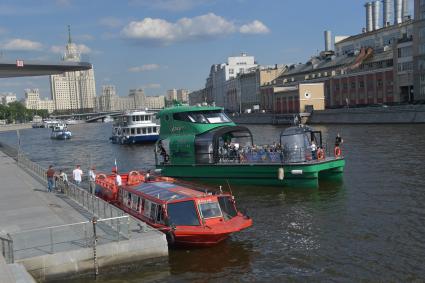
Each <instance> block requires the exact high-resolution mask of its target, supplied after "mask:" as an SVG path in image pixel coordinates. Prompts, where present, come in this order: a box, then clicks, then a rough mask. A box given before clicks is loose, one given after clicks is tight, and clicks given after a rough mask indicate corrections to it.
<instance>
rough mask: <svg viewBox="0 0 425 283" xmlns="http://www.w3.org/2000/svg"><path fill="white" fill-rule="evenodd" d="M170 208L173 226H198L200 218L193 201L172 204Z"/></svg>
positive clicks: (170, 219) (170, 218) (169, 216)
mask: <svg viewBox="0 0 425 283" xmlns="http://www.w3.org/2000/svg"><path fill="white" fill-rule="evenodd" d="M167 207H168V218H169V221H170V223H171V224H173V225H176V226H177V225H183V226H198V225H199V218H198V214H197V213H196V208H195V203H194V202H193V200H190V201H183V202H176V203H170V204H168V205H167Z"/></svg>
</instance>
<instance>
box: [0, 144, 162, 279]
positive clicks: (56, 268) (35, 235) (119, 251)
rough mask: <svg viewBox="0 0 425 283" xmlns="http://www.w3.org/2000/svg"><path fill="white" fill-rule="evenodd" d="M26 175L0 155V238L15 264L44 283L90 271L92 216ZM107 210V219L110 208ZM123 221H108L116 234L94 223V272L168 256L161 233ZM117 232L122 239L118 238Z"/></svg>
mask: <svg viewBox="0 0 425 283" xmlns="http://www.w3.org/2000/svg"><path fill="white" fill-rule="evenodd" d="M0 150H1V148H0ZM28 172H29V171H27V170H23V169H22V168H21V167H19V166H18V165H17V163H16V161H15V160H14V159H12V158H10V157H8V156H6V155H5V154H4V153H3V152H1V151H0V180H1V186H0V195H1V197H0V235H6V234H9V235H10V236H11V238H12V239H13V250H14V262H15V264H21V265H23V266H24V267H25V268H26V270H27V271H28V272H29V273H30V274H31V275H32V276H33V277H34V278H35V279H37V280H39V279H41V280H47V281H48V280H49V279H60V278H62V277H64V276H71V275H76V274H78V273H80V272H88V271H90V270H93V264H94V261H93V258H94V257H93V251H94V249H93V236H92V234H93V229H92V226H93V225H92V223H91V222H90V220H91V219H92V217H93V214H91V213H89V212H88V211H87V210H86V209H84V208H83V207H82V206H80V205H79V204H78V203H76V202H75V201H73V200H72V199H70V198H68V197H67V196H65V195H64V194H61V193H54V192H53V193H48V192H47V190H46V187H45V185H44V184H42V183H40V182H39V181H37V180H36V179H35V178H33V176H31V175H32V174H31V175H30V174H28ZM30 173H31V172H30ZM100 204H102V203H100ZM100 204H99V201H98V203H97V206H98V207H99V206H100ZM106 205H108V204H106ZM107 209H110V210H111V215H112V207H108V206H107V207H106V210H107ZM103 210H105V204H104V203H103ZM126 217H127V218H126V220H128V223H129V224H128V225H129V226H128V227H127V226H125V227H124V226H123V225H124V224H126V223H127V222H123V223H121V222H118V220H119V219H118V220H117V219H115V220H111V221H115V222H114V223H116V227H117V230H114V229H113V228H111V226H110V225H106V224H108V223H107V222H102V223H100V222H99V224H97V238H98V243H97V247H96V249H97V253H96V254H97V264H98V266H99V270H100V272H102V268H104V267H105V266H111V265H114V264H125V263H127V262H128V263H134V262H135V261H138V260H143V259H148V258H155V257H163V256H167V255H168V246H167V241H166V238H165V235H164V234H163V233H161V232H159V231H157V230H154V229H151V228H150V227H147V226H146V224H144V223H142V222H139V221H137V220H134V219H132V221H131V222H130V218H128V216H126ZM105 218H106V217H105ZM114 225H115V224H114ZM48 227H50V228H48ZM112 227H114V226H112ZM120 229H122V230H126V231H127V232H128V235H127V234H126V235H124V236H122V235H121V234H122V233H121V232H120ZM117 231H118V232H117ZM117 237H118V238H117ZM10 265H11V264H8V266H10ZM0 267H1V264H0ZM10 268H12V269H13V267H10ZM10 268H8V269H10ZM6 282H8V281H6ZM12 282H13V281H12ZM23 282H30V281H23Z"/></svg>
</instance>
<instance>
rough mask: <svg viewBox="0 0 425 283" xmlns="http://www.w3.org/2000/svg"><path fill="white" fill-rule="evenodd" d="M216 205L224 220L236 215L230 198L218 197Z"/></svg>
mask: <svg viewBox="0 0 425 283" xmlns="http://www.w3.org/2000/svg"><path fill="white" fill-rule="evenodd" d="M218 203H219V204H220V208H221V211H223V215H224V217H225V218H227V219H231V218H233V217H235V216H236V215H237V214H238V212H237V211H236V208H235V205H234V203H233V201H232V199H231V197H229V196H227V197H218Z"/></svg>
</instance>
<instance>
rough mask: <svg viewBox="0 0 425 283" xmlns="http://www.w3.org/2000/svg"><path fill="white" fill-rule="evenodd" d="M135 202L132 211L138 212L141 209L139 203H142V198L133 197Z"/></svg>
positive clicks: (132, 204)
mask: <svg viewBox="0 0 425 283" xmlns="http://www.w3.org/2000/svg"><path fill="white" fill-rule="evenodd" d="M132 200H133V202H132V203H131V209H133V210H136V211H137V210H138V209H139V202H140V198H139V197H137V196H136V197H133V199H132Z"/></svg>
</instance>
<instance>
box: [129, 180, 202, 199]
mask: <svg viewBox="0 0 425 283" xmlns="http://www.w3.org/2000/svg"><path fill="white" fill-rule="evenodd" d="M129 188H130V189H131V190H134V191H137V192H140V193H143V194H146V195H148V196H151V197H153V198H157V199H159V200H161V201H164V202H168V201H172V200H181V199H186V198H197V197H203V196H205V194H204V193H203V192H199V191H196V190H192V189H189V188H186V187H182V186H180V185H177V184H174V183H168V182H152V183H149V182H148V183H140V184H139V185H136V186H131V187H129Z"/></svg>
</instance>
